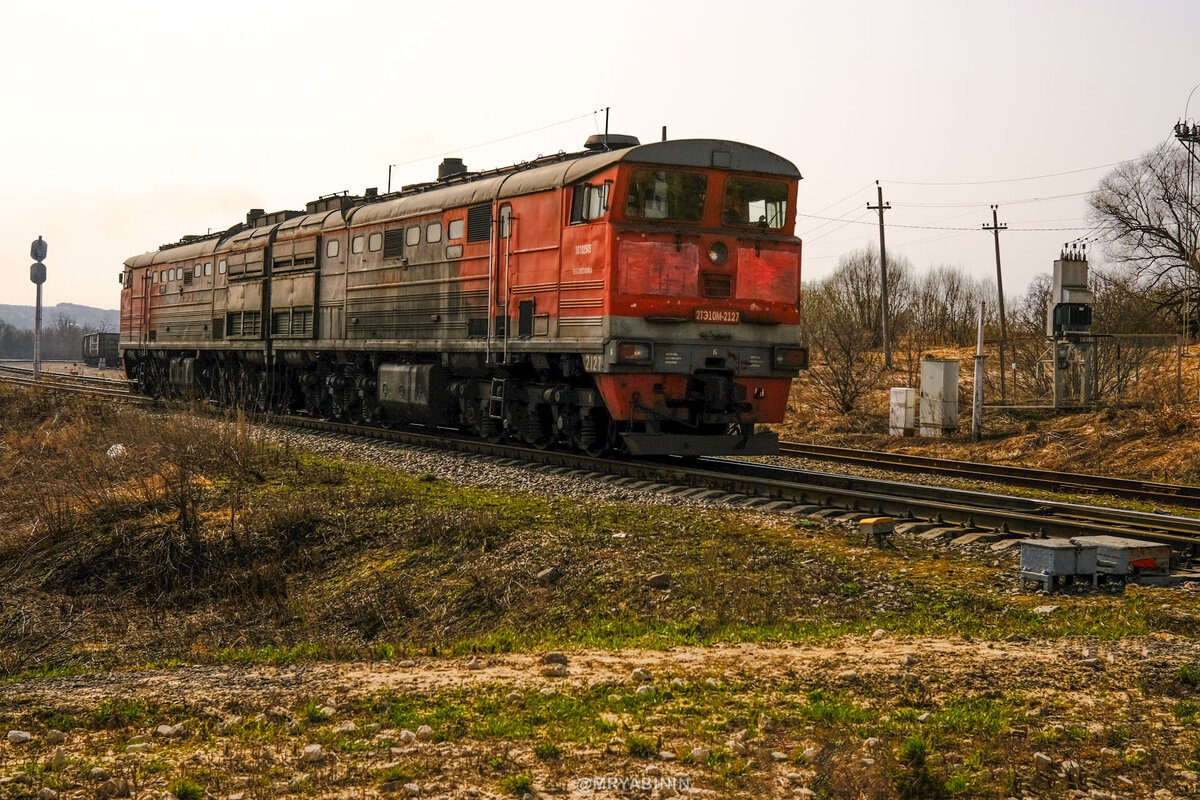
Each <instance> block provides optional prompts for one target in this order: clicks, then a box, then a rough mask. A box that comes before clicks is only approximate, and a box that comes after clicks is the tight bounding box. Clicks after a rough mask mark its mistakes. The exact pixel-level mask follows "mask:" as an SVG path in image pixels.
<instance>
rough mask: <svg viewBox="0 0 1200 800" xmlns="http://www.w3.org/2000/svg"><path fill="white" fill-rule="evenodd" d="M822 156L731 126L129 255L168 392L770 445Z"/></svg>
mask: <svg viewBox="0 0 1200 800" xmlns="http://www.w3.org/2000/svg"><path fill="white" fill-rule="evenodd" d="M800 177H801V176H800V173H799V171H798V170H797V169H796V167H795V166H794V165H793V164H792V163H791V162H789V161H787V160H786V159H784V158H782V157H780V156H778V155H775V154H773V153H770V152H767V151H766V150H763V149H761V148H757V147H752V146H750V145H746V144H739V143H736V142H730V141H720V140H708V139H693V140H672V141H662V142H654V143H650V144H640V143H639V142H638V141H637V139H636V138H634V137H629V136H616V135H597V136H593V137H591V138H590V139H589V140H588V142H587V144H586V145H585V149H584V150H583V151H581V152H577V153H560V154H557V155H553V156H548V157H542V158H538V159H536V160H534V161H531V162H527V163H523V164H519V165H517V166H513V167H508V168H503V169H495V170H489V171H485V172H470V171H467V170H466V168H465V167H464V166H463V164H462V161H461V160H459V159H446V160H444V161H443V162H442V164H441V166H440V167H439V170H438V176H437V180H435V181H431V182H429V183H423V184H419V185H414V186H406V187H404V188H403V189H401V190H400V191H398V192H393V193H388V194H382V195H381V194H379V193H378V192H377V191H375V190H371V189H368V190H367V191H366V192H365V193H364V195H363V196H351V195H349V194H347V193H340V194H337V195H330V196H325V197H321V198H319V199H318V200H315V201H313V202H310V203H308V204H307V207H306V209H305V210H304V211H280V212H274V213H266V212H265V211H264V210H262V209H254V210H252V211H250V213H249V214H247V216H246V221H245V223H239V224H237V225H235V226H233V227H231V228H229V229H228V230H225V231H223V232H220V233H215V234H211V235H206V236H188V237H184V238H183V239H182V240H181V241H179V242H176V243H173V244H170V245H164V246H162V247H160V248H159V249H157V250H154V251H152V252H148V253H145V254H143V255H138V256H134V257H132V258H130V259H129V260H127V261H126V262H125V269H124V271H123V273H122V275H121V283H122V292H121V327H120V345H119V346H120V354H121V357H122V359H123V363H124V368H125V371H126V374H127V376H128V377H129V378H131V379H133V380H136V382H137V385H138V387H139V390H140V391H142V392H145V393H147V394H168V393H184V394H191V395H194V396H200V397H205V398H211V399H212V400H214V401H217V402H221V403H228V404H245V405H247V406H249V407H252V408H255V409H264V410H266V409H270V410H278V411H284V412H289V413H305V414H311V415H316V416H321V417H324V418H331V419H343V420H350V421H355V422H362V423H370V424H409V423H416V424H423V425H428V426H454V427H458V428H461V429H465V430H469V431H472V432H474V433H477V434H478V435H480V436H484V437H489V438H500V437H506V438H513V439H516V440H519V441H523V442H527V443H529V444H532V445H535V446H539V447H546V446H551V445H557V446H568V447H573V448H580V449H583V450H585V451H588V452H601V451H616V452H629V453H632V454H635V455H671V454H674V455H707V454H747V455H749V454H769V453H773V452H775V451H776V449H777V440H776V437H775V435H774V434H772V433H770V432H767V431H759V430H756V427H755V426H756V424H762V423H772V422H779V421H781V420H782V419H783V416H784V412H785V409H786V405H787V398H788V392H789V388H790V385H791V381H792V379H793V378H794V377H796V375H797V373H798V371H799V370H801V369H804V368H806V367H807V361H808V351H807V350H806V348H805V347H803V346H802V344H801V327H800V314H799V294H800V248H801V243H800V240H799V239H797V238H796V237H795V236H794V234H793V229H794V223H795V204H796V191H797V184H798V181H799V180H800Z"/></svg>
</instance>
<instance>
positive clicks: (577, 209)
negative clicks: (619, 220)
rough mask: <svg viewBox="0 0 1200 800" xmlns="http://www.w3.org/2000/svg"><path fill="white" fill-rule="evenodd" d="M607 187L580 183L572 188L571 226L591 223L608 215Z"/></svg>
mask: <svg viewBox="0 0 1200 800" xmlns="http://www.w3.org/2000/svg"><path fill="white" fill-rule="evenodd" d="M608 187H609V184H607V183H602V184H600V185H599V186H593V185H592V184H590V183H580V184H577V185H576V186H575V187H574V194H573V195H572V197H571V224H572V225H579V224H581V223H584V222H591V221H592V220H596V219H600V218H602V217H603V216H604V215H605V214H607V213H608Z"/></svg>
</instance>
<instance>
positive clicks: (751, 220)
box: [721, 178, 788, 229]
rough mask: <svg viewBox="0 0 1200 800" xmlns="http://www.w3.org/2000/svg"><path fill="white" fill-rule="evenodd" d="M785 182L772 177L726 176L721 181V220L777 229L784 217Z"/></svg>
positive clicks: (785, 213) (785, 202) (785, 200)
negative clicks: (723, 188)
mask: <svg viewBox="0 0 1200 800" xmlns="http://www.w3.org/2000/svg"><path fill="white" fill-rule="evenodd" d="M787 197H788V186H787V184H786V183H778V182H776V181H760V180H753V179H749V178H730V179H729V180H727V181H725V201H724V203H723V204H722V205H721V208H722V211H721V221H722V222H723V223H725V224H726V225H754V226H757V227H760V228H773V229H779V228H782V227H783V225H784V221H785V220H786V219H787Z"/></svg>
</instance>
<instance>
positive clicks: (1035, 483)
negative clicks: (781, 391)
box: [779, 442, 1200, 508]
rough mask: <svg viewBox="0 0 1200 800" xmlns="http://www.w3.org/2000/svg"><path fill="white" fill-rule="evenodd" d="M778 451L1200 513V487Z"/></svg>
mask: <svg viewBox="0 0 1200 800" xmlns="http://www.w3.org/2000/svg"><path fill="white" fill-rule="evenodd" d="M779 451H780V454H781V455H787V456H799V457H802V458H807V459H814V460H820V461H830V462H836V463H839V464H854V465H856V466H863V467H872V468H876V469H887V470H891V471H895V472H913V473H920V474H934V475H952V476H955V477H959V478H968V479H971V480H979V481H989V482H998V483H1005V484H1008V485H1010V486H1021V487H1025V488H1030V489H1044V490H1047V491H1051V492H1063V493H1070V494H1107V495H1111V496H1113V497H1126V498H1131V499H1135V500H1143V501H1146V502H1150V503H1165V504H1168V505H1173V506H1179V507H1182V508H1200V486H1186V485H1183V484H1175V483H1158V482H1155V481H1143V480H1134V479H1129V478H1112V477H1108V476H1106V475H1088V474H1083V473H1072V472H1054V471H1052V470H1044V469H1030V468H1027V467H1014V466H1007V465H1004V464H984V463H980V462H975V461H954V460H951V459H944V458H930V457H929V456H920V455H911V454H908V453H886V452H882V451H878V450H856V449H854V448H851V447H832V446H829V445H821V444H806V443H803V442H780V443H779Z"/></svg>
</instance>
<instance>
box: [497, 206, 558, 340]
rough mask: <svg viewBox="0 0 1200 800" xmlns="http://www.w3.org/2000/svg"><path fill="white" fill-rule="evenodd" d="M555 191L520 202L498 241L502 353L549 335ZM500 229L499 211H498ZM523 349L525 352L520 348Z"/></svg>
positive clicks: (553, 303) (554, 296) (554, 292)
mask: <svg viewBox="0 0 1200 800" xmlns="http://www.w3.org/2000/svg"><path fill="white" fill-rule="evenodd" d="M559 197H560V192H557V191H551V192H542V193H540V194H535V195H527V196H525V197H522V198H520V201H519V205H517V206H514V209H513V213H512V215H511V218H510V219H509V226H508V234H509V235H508V237H507V238H506V239H502V240H501V248H500V252H501V264H500V276H501V280H500V284H501V290H502V291H501V299H500V303H498V305H500V307H501V309H503V310H501V312H500V313H501V315H502V316H506V317H507V320H506V321H507V330H506V333H507V336H506V337H505V339H504V345H505V348H506V350H505V352H507V348H511V347H512V346H513V344H514V342H529V341H531V340H537V339H541V338H544V337H547V336H549V335H550V312H551V310H552V309H556V308H557V307H558V281H559V247H560V245H561V233H562V226H561V225H560V224H559ZM501 215H502V217H501V220H502V221H501V224H502V225H503V209H502V210H501ZM522 349H528V348H522Z"/></svg>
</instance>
